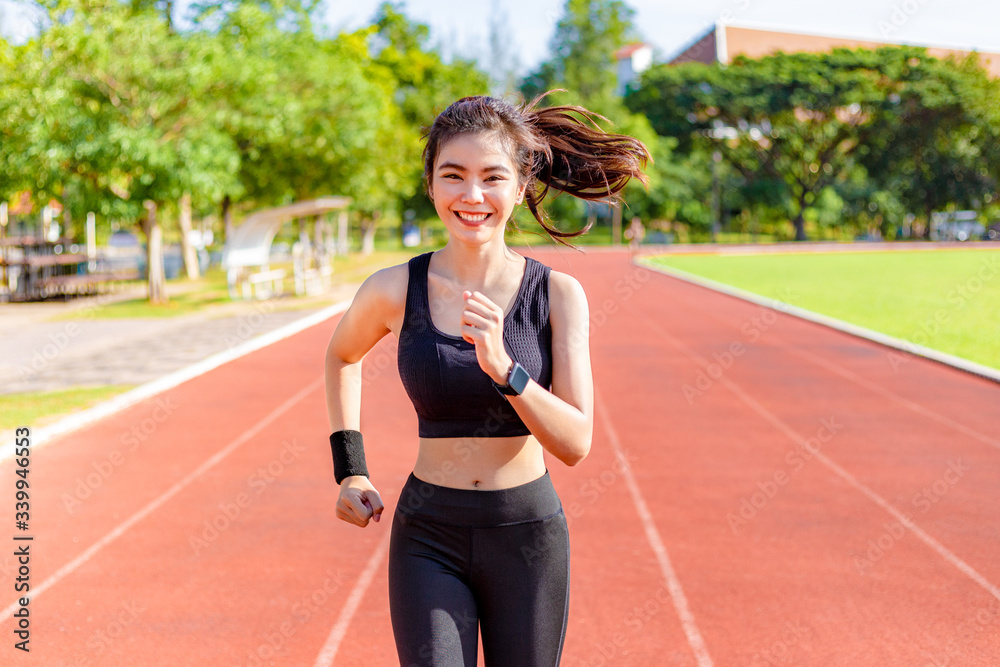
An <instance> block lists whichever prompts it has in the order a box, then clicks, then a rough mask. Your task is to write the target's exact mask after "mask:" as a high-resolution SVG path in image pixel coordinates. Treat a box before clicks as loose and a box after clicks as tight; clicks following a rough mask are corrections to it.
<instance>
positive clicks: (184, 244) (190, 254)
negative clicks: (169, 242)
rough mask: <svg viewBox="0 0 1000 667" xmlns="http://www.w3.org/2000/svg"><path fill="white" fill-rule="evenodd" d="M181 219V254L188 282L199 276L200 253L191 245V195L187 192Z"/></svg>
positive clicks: (179, 220) (184, 196)
mask: <svg viewBox="0 0 1000 667" xmlns="http://www.w3.org/2000/svg"><path fill="white" fill-rule="evenodd" d="M180 209H181V210H180V218H179V219H178V222H179V223H180V227H181V252H182V254H183V256H184V270H185V271H186V272H187V277H188V280H197V279H198V276H199V274H200V273H201V272H200V271H199V267H198V252H197V251H196V250H195V247H194V246H193V245H191V193H189V192H185V193H184V195H183V196H182V197H181V205H180Z"/></svg>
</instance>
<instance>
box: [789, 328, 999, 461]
mask: <svg viewBox="0 0 1000 667" xmlns="http://www.w3.org/2000/svg"><path fill="white" fill-rule="evenodd" d="M782 350H783V351H785V352H789V353H791V354H794V355H795V356H797V357H800V358H802V359H805V360H806V361H808V362H810V363H813V364H815V365H817V366H821V367H822V368H825V369H826V370H828V371H830V372H831V373H834V374H836V375H839V376H840V377H842V378H845V379H847V380H850V381H851V382H854V383H855V384H859V385H861V386H862V387H864V388H865V389H868V390H869V391H872V392H875V393H876V394H878V395H880V396H883V397H885V398H888V399H889V400H891V401H895V402H896V403H899V404H900V405H902V406H903V407H905V408H907V409H909V410H912V411H913V412H916V413H917V414H918V415H921V416H923V417H927V418H928V419H933V420H934V421H936V422H938V423H941V424H944V425H945V426H950V427H951V428H953V429H955V430H956V431H959V432H960V433H964V434H965V435H967V436H969V437H970V438H974V439H976V440H979V441H980V442H984V443H986V444H987V445H990V446H991V447H995V448H997V449H1000V440H997V439H996V438H991V437H990V436H988V435H986V434H984V433H980V432H979V431H977V430H975V429H972V428H969V427H968V426H966V425H965V424H962V423H960V422H957V421H955V420H954V419H952V418H951V417H948V416H946V415H942V414H940V413H938V412H935V411H934V410H932V409H930V408H928V407H927V406H925V405H921V404H919V403H917V402H915V401H911V400H910V399H908V398H905V397H903V396H900V395H899V394H897V393H895V392H893V391H891V390H889V389H886V388H885V387H882V386H881V385H877V384H875V383H874V382H872V381H871V380H867V379H865V378H863V377H861V376H860V375H858V374H857V373H854V372H852V371H849V370H847V369H846V368H841V367H840V366H837V365H836V364H833V363H830V362H829V361H827V360H826V359H823V358H822V357H820V356H818V355H815V354H813V353H812V352H807V351H805V350H797V349H795V347H794V346H793V345H791V344H789V345H786V346H784V347H783V348H782Z"/></svg>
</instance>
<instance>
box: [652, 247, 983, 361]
mask: <svg viewBox="0 0 1000 667" xmlns="http://www.w3.org/2000/svg"><path fill="white" fill-rule="evenodd" d="M644 261H648V262H649V263H650V264H651V265H654V266H656V265H660V266H668V267H674V268H677V269H681V270H683V271H687V272H689V273H694V274H697V275H699V276H703V277H705V278H710V279H712V280H716V281H718V282H722V283H726V284H728V285H733V286H735V287H739V288H741V289H745V290H747V291H750V292H754V293H756V294H760V295H763V296H766V297H770V298H774V299H778V300H780V301H784V302H786V303H790V304H793V305H796V306H799V307H802V308H806V309H808V310H812V311H814V312H817V313H822V314H824V315H829V316H832V317H836V318H838V319H842V320H846V321H847V322H851V323H853V324H858V325H860V326H863V327H867V328H869V329H874V330H875V331H879V332H882V333H885V334H888V335H890V336H895V337H897V338H901V339H903V340H906V341H909V342H912V343H916V344H919V345H925V346H927V347H930V348H933V349H936V350H940V351H942V352H947V353H949V354H954V355H956V356H959V357H963V358H965V359H969V360H970V361H975V362H977V363H980V364H984V365H986V366H990V367H992V368H998V369H1000V248H997V249H972V248H970V249H969V250H935V251H887V252H858V253H851V252H837V253H826V254H821V253H802V254H772V255H767V254H760V255H736V256H733V255H696V256H677V255H660V256H657V257H652V258H648V259H646V260H644Z"/></svg>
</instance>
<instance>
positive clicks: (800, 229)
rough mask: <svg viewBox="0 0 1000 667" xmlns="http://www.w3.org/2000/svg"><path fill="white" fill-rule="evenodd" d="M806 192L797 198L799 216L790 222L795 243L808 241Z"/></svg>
mask: <svg viewBox="0 0 1000 667" xmlns="http://www.w3.org/2000/svg"><path fill="white" fill-rule="evenodd" d="M806 194H807V193H806V192H803V193H802V195H801V196H800V197H799V214H798V215H796V216H795V219H794V220H792V226H793V227H795V240H796V241H808V240H809V237H808V236H806V219H805V212H806Z"/></svg>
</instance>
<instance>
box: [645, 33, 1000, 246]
mask: <svg viewBox="0 0 1000 667" xmlns="http://www.w3.org/2000/svg"><path fill="white" fill-rule="evenodd" d="M996 86H997V84H996V82H995V81H992V80H990V79H988V77H987V76H986V74H985V72H983V70H982V68H981V66H979V65H978V63H975V62H973V59H971V58H970V59H969V60H967V61H966V62H965V63H964V64H962V66H961V67H955V66H954V64H951V63H943V62H941V61H937V60H936V59H934V58H931V57H929V56H928V55H927V53H926V51H925V50H923V49H917V48H912V47H899V48H896V47H885V48H880V49H878V50H875V51H871V50H865V49H857V50H848V49H835V50H833V51H832V52H830V53H792V54H782V53H779V54H776V55H773V56H767V57H764V58H760V59H756V60H755V59H749V58H745V57H739V58H737V59H735V60H734V61H733V62H732V63H731V64H730V65H728V66H726V67H722V66H715V65H702V64H696V63H690V64H684V65H680V66H666V65H661V66H657V67H654V68H651V69H650V70H649V71H647V72H646V73H645V74H644V76H643V77H642V80H641V82H640V84H639V85H638V86H636V87H634V88H633V89H632V90H631V91H630V93H629V95H628V97H627V105H628V107H629V108H630V109H631V110H632V111H634V112H640V113H644V114H645V115H646V116H647V117H648V118H649V120H650V122H651V123H652V125H653V127H654V128H655V129H656V131H657V132H658V133H659V134H661V135H663V136H670V137H676V138H677V142H678V150H679V151H681V152H695V151H697V150H703V151H718V152H719V154H720V155H721V157H722V158H723V160H724V162H725V163H726V165H727V166H728V168H729V169H730V170H731V171H732V173H733V175H734V176H735V179H734V181H733V182H730V183H728V184H727V189H732V188H734V187H735V188H736V189H737V190H739V191H740V193H741V197H742V198H743V199H744V200H745V201H744V202H742V203H743V205H750V206H753V205H757V206H763V207H764V208H766V209H772V210H773V209H785V210H787V212H788V213H787V215H788V217H789V218H791V219H792V220H793V223H794V226H795V229H796V238H800V239H801V238H804V223H805V220H806V219H808V218H813V219H824V214H821V213H817V212H815V211H812V212H809V211H810V209H814V208H816V207H817V206H818V205H821V206H822V202H821V198H822V197H825V198H826V200H827V203H833V204H832V205H833V209H836V208H837V207H838V205H836V204H835V203H834V202H835V200H834V199H832V198H831V197H832V195H833V193H834V192H839V191H840V190H842V189H845V188H847V189H849V186H848V184H849V182H850V181H851V180H852V178H853V175H854V174H855V173H856V172H857V170H858V169H862V168H864V167H867V168H868V173H870V174H871V177H872V178H873V179H875V180H876V181H877V182H878V187H876V188H874V189H873V190H871V191H872V192H875V191H899V192H900V198H901V200H902V201H904V202H906V204H907V205H908V206H910V207H915V206H916V202H917V200H918V198H919V197H918V196H917V195H918V194H919V195H922V196H924V198H925V203H926V205H927V206H928V210H930V209H933V208H940V207H942V206H944V205H946V204H949V203H959V202H971V201H972V200H973V199H974V198H976V197H979V198H982V197H984V196H985V195H986V194H987V193H988V192H989V191H990V190H991V188H995V175H996V174H997V165H998V164H1000V160H998V159H997V157H996V152H997V151H996V149H995V148H994V147H995V146H996V145H997V142H996V141H995V137H996V128H997V125H996V124H995V122H994V123H992V124H991V123H990V122H989V120H988V118H989V117H990V114H992V116H994V117H995V116H996V111H995V109H994V108H993V107H995V104H994V105H993V106H992V107H991V105H990V104H989V103H988V100H991V99H992V100H995V99H996V94H995V93H996ZM831 188H832V190H831ZM824 193H827V194H824ZM853 194H857V190H856V189H855V191H854V193H853ZM837 197H839V198H843V195H841V194H837ZM886 203H887V204H888V202H886ZM827 208H829V206H827ZM833 209H831V210H833ZM807 212H808V214H807Z"/></svg>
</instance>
